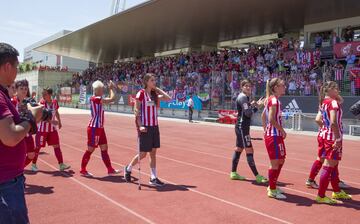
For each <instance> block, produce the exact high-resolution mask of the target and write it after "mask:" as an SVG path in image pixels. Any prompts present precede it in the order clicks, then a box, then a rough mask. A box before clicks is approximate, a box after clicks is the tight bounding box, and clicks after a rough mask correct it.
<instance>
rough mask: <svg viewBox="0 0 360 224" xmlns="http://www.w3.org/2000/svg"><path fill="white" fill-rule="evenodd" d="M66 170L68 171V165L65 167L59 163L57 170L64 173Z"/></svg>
mask: <svg viewBox="0 0 360 224" xmlns="http://www.w3.org/2000/svg"><path fill="white" fill-rule="evenodd" d="M67 169H70V166H69V165H66V164H65V163H60V164H59V170H60V171H65V170H67Z"/></svg>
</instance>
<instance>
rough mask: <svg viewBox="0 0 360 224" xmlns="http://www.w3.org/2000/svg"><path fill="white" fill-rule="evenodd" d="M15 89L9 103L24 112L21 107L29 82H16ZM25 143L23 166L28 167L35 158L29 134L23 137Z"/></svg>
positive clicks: (32, 140) (27, 94)
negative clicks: (14, 93) (14, 94)
mask: <svg viewBox="0 0 360 224" xmlns="http://www.w3.org/2000/svg"><path fill="white" fill-rule="evenodd" d="M15 88H16V92H17V94H16V96H13V98H11V102H12V103H13V104H14V106H15V108H16V110H17V111H18V112H19V113H20V112H21V111H22V110H26V108H24V107H26V106H25V105H22V104H23V103H22V102H23V100H24V99H25V98H27V97H30V92H29V82H28V81H27V80H26V79H24V80H18V81H16V82H15ZM25 142H26V158H25V165H24V167H26V166H27V165H29V164H30V163H31V161H32V160H33V159H34V158H35V143H34V139H33V137H32V136H31V135H30V134H27V135H26V137H25Z"/></svg>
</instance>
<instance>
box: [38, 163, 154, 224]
mask: <svg viewBox="0 0 360 224" xmlns="http://www.w3.org/2000/svg"><path fill="white" fill-rule="evenodd" d="M39 160H40V161H41V162H42V163H44V164H45V165H47V166H48V167H50V168H51V169H53V170H58V169H57V168H56V167H55V166H53V165H51V164H50V163H48V162H46V161H45V160H43V159H40V158H39ZM63 175H66V176H68V177H69V178H70V179H71V180H72V181H74V182H75V183H77V184H79V185H80V186H82V187H84V188H86V189H87V190H89V191H91V192H93V193H95V194H97V195H98V196H100V197H102V198H103V199H105V200H106V201H108V202H110V203H111V204H113V205H115V206H117V207H120V208H122V209H123V210H125V211H127V212H129V213H130V214H132V215H134V216H136V217H138V218H139V219H141V220H143V221H144V222H146V223H149V224H155V222H153V221H151V220H149V219H148V218H146V217H144V216H142V215H140V214H139V213H137V212H135V211H134V210H131V209H129V208H128V207H126V206H125V205H123V204H121V203H119V202H117V201H114V200H113V199H111V198H109V197H108V196H106V195H104V194H103V193H101V192H99V191H97V190H95V189H94V188H92V187H90V186H89V185H87V184H84V183H83V182H81V181H79V180H78V179H76V178H74V177H72V176H70V175H68V174H67V173H65V172H63Z"/></svg>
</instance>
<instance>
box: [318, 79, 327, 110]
mask: <svg viewBox="0 0 360 224" xmlns="http://www.w3.org/2000/svg"><path fill="white" fill-rule="evenodd" d="M325 91H327V82H325V83H324V84H323V85H322V86H321V88H320V92H319V106H321V105H322V102H323V101H324V98H325Z"/></svg>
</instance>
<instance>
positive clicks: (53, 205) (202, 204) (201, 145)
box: [26, 115, 360, 224]
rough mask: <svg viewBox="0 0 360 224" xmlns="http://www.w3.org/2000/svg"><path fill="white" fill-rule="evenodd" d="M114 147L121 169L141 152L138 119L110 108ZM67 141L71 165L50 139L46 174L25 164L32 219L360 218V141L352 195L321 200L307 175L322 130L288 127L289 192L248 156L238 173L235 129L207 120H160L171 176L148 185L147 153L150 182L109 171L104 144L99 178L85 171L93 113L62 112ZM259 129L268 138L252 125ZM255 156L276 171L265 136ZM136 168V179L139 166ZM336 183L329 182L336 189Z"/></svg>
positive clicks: (163, 172)
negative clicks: (275, 195) (271, 189)
mask: <svg viewBox="0 0 360 224" xmlns="http://www.w3.org/2000/svg"><path fill="white" fill-rule="evenodd" d="M106 116H107V117H106V124H105V125H106V126H105V130H106V133H107V137H108V142H109V154H110V157H111V160H112V163H113V165H114V167H115V168H118V169H121V170H122V169H123V166H124V165H125V164H127V163H128V162H129V160H130V159H131V158H132V157H133V156H134V155H135V153H136V151H137V147H136V131H135V128H134V120H133V118H130V117H126V116H116V115H106ZM62 117H63V118H62V120H63V129H62V130H60V141H61V146H62V151H63V154H64V159H65V162H66V163H68V164H70V165H71V166H72V170H70V171H68V172H59V171H57V164H56V159H55V156H54V153H53V150H52V149H51V148H49V147H48V148H46V149H45V150H44V151H45V153H43V154H42V155H40V157H39V162H38V167H39V169H40V170H41V171H40V172H38V173H37V174H33V173H31V172H30V171H27V172H26V174H27V175H26V177H27V186H26V199H27V203H28V208H29V215H30V219H31V221H32V223H44V224H45V223H46V224H48V223H52V224H56V223H59V224H60V223H61V224H62V223H87V224H90V223H172V224H175V223H304V222H306V223H317V224H321V223H328V222H332V223H359V221H358V220H359V219H360V212H359V210H360V196H359V194H360V189H359V188H360V175H359V174H360V167H359V161H360V154H359V150H360V147H359V146H360V142H359V141H350V140H348V141H345V143H344V153H343V154H344V158H343V161H341V164H340V176H341V178H342V179H343V180H345V181H346V182H347V183H349V184H351V185H352V186H353V188H352V189H350V190H349V193H351V194H352V195H353V200H352V201H346V202H344V203H343V204H341V205H336V206H328V205H318V204H315V203H314V198H315V196H316V190H312V189H307V188H306V187H305V186H304V182H305V180H306V178H307V176H308V172H309V169H310V166H311V164H312V162H313V160H314V158H315V156H316V138H315V137H310V136H302V135H295V134H289V135H288V138H287V139H286V146H287V152H288V156H287V160H286V163H285V165H284V168H283V171H282V174H281V176H280V178H279V181H280V182H281V185H282V186H283V189H284V190H285V191H286V195H287V197H288V198H287V199H286V200H285V201H278V200H274V199H269V198H268V197H267V196H266V186H264V185H257V184H255V183H254V181H253V180H254V177H253V175H252V173H251V171H250V169H249V168H248V166H247V163H246V159H245V155H244V154H243V155H242V158H241V161H240V164H239V168H238V171H239V173H240V174H242V175H245V176H246V177H247V178H248V180H247V181H230V180H229V178H228V175H229V169H230V167H231V156H232V152H233V146H234V143H235V134H234V129H233V128H232V127H231V128H230V127H224V126H213V125H207V124H189V123H184V122H177V121H165V120H161V121H160V132H161V149H160V150H159V151H158V161H157V162H158V174H159V177H160V178H161V179H162V180H164V181H165V182H166V183H167V185H166V186H165V187H163V188H158V189H156V188H153V187H150V186H149V185H148V183H147V182H148V178H149V166H148V160H147V159H145V160H143V161H142V183H143V187H142V190H141V191H139V190H138V189H137V181H136V180H135V181H134V183H133V184H128V183H125V182H124V180H123V177H122V176H116V177H107V175H106V169H105V166H104V165H103V163H102V160H101V156H100V153H99V150H97V151H96V152H95V153H94V154H93V156H92V158H91V160H90V163H89V166H88V170H89V171H90V172H92V173H93V174H94V175H95V177H94V178H84V177H81V176H80V175H79V172H78V171H79V167H80V162H81V157H82V155H83V152H84V150H86V125H87V123H88V120H89V116H88V115H63V116H62ZM252 137H261V132H258V131H253V132H252ZM253 145H254V148H255V161H256V163H257V167H258V170H259V172H260V173H261V174H263V175H265V176H266V174H267V168H268V163H269V161H268V156H267V153H266V150H265V149H264V143H263V141H253ZM133 176H134V177H135V178H137V176H138V173H137V169H136V168H135V167H134V170H133ZM330 193H331V191H328V195H329V194H330Z"/></svg>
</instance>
